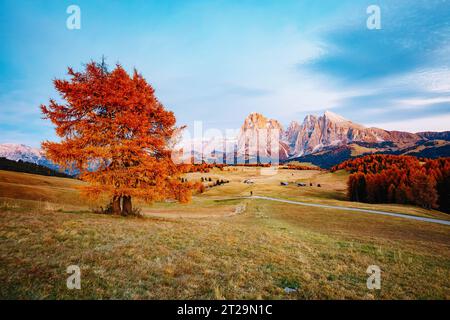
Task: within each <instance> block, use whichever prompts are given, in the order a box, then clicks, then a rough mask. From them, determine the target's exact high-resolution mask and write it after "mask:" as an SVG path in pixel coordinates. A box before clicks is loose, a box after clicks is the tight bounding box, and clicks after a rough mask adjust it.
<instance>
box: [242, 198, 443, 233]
mask: <svg viewBox="0 0 450 320" xmlns="http://www.w3.org/2000/svg"><path fill="white" fill-rule="evenodd" d="M245 198H247V199H262V200H268V201H276V202H283V203H290V204H295V205H299V206H306V207H317V208H327V209H335V210H345V211H356V212H364V213H372V214H379V215H384V216H391V217H398V218H405V219H410V220H418V221H425V222H432V223H438V224H444V225H447V226H450V221H446V220H440V219H433V218H426V217H418V216H412V215H408V214H402V213H392V212H385V211H378V210H370V209H359V208H351V207H340V206H331V205H326V204H317V203H308V202H301V201H292V200H284V199H278V198H271V197H263V196H251V197H245Z"/></svg>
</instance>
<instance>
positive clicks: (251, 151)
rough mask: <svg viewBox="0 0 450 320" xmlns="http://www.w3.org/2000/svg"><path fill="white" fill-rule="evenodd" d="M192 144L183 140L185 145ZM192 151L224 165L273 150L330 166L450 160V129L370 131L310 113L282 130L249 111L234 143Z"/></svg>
mask: <svg viewBox="0 0 450 320" xmlns="http://www.w3.org/2000/svg"><path fill="white" fill-rule="evenodd" d="M275 141H277V143H274V142H275ZM188 144H189V142H187V143H186V142H184V146H186V145H188ZM192 147H193V148H188V149H190V151H189V152H190V155H189V153H186V154H185V156H194V157H195V158H196V159H197V160H200V159H203V160H204V161H207V162H213V161H216V162H222V161H223V158H226V159H233V158H234V159H237V161H238V162H245V161H250V162H268V161H271V159H273V158H274V154H273V153H274V151H275V152H278V156H279V160H280V161H281V162H287V161H294V160H295V161H301V162H311V163H313V164H315V165H319V166H321V167H324V168H329V167H331V166H334V165H336V164H339V163H341V162H342V161H344V160H347V159H349V158H351V157H356V156H361V155H365V154H370V153H386V154H398V155H413V156H417V157H427V158H437V157H448V156H450V131H445V132H419V133H409V132H401V131H387V130H383V129H380V128H367V127H365V126H363V125H361V124H357V123H354V122H352V121H350V120H348V119H345V118H344V117H342V116H340V115H337V114H335V113H333V112H330V111H326V112H325V113H324V114H323V115H321V116H315V115H308V116H306V117H305V118H304V120H303V122H301V123H299V122H297V121H292V122H291V123H290V124H289V125H288V127H287V128H286V129H283V126H282V125H281V123H280V122H279V121H277V120H274V119H268V118H266V117H264V116H263V115H262V114H259V113H251V114H250V115H249V116H247V118H246V119H245V120H244V123H243V125H242V127H241V129H240V131H239V134H238V135H237V137H235V138H234V139H233V138H231V139H230V138H229V139H228V140H226V141H224V140H223V139H218V138H213V139H210V140H204V141H202V143H193V144H192ZM192 149H193V150H192ZM228 163H229V162H228Z"/></svg>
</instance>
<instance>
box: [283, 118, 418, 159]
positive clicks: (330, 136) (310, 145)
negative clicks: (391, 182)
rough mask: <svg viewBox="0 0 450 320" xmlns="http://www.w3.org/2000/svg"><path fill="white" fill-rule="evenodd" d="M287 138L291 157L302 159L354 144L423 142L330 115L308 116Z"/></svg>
mask: <svg viewBox="0 0 450 320" xmlns="http://www.w3.org/2000/svg"><path fill="white" fill-rule="evenodd" d="M291 126H292V125H291ZM284 136H285V137H286V138H288V139H291V140H288V141H289V146H290V150H289V154H290V156H291V157H301V156H304V155H308V154H313V153H317V152H320V151H322V150H323V149H325V148H330V147H338V146H342V145H347V144H350V143H353V142H364V143H368V144H376V143H382V142H386V141H388V142H392V143H394V144H396V145H398V146H403V145H408V144H414V143H416V142H417V141H419V140H420V139H421V137H420V136H418V135H416V134H412V133H407V132H395V131H392V132H390V131H386V130H382V129H378V128H366V127H364V126H362V125H360V124H357V123H353V122H352V121H350V120H347V119H345V118H343V117H341V116H339V115H337V114H335V113H333V112H330V111H326V112H325V113H324V114H323V115H322V116H320V117H316V116H313V115H308V116H306V117H305V119H304V120H303V123H302V125H300V126H295V125H294V126H292V131H291V132H289V133H288V134H285V135H284Z"/></svg>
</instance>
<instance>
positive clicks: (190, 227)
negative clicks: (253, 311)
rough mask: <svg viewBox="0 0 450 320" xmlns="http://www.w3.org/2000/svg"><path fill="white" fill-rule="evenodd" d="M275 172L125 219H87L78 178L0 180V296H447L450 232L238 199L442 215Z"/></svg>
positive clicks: (339, 176) (237, 177)
mask: <svg viewBox="0 0 450 320" xmlns="http://www.w3.org/2000/svg"><path fill="white" fill-rule="evenodd" d="M273 173H274V172H269V171H267V170H263V171H261V169H257V168H241V167H239V168H225V170H224V171H220V170H216V169H215V170H213V171H211V172H210V173H207V174H205V173H191V174H188V175H187V178H188V180H190V181H197V180H200V178H201V177H208V178H209V177H211V179H212V180H213V181H214V180H217V179H224V180H229V181H230V183H228V184H225V185H221V186H217V187H212V188H209V189H207V191H206V192H205V193H203V194H201V195H197V196H195V197H194V198H193V201H192V202H191V203H189V204H178V203H172V202H164V203H155V204H153V205H151V206H150V205H146V204H142V203H139V204H138V205H139V206H140V207H142V212H143V214H144V218H123V217H116V216H108V215H99V214H93V213H91V209H90V207H91V204H88V203H86V202H85V201H84V200H83V199H81V198H80V196H79V193H78V191H77V187H78V186H79V185H81V184H82V182H80V181H77V180H72V179H64V178H53V177H41V176H35V175H29V174H22V173H14V172H6V171H0V283H1V284H2V285H1V286H0V298H3V299H10V298H20V299H72V298H74V299H85V298H104V299H109V298H125V299H146V298H150V299H196V298H204V299H242V298H249V299H431V298H437V299H449V298H450V227H449V226H445V225H438V224H432V223H427V222H421V221H413V220H408V219H403V218H395V217H386V216H376V215H371V214H365V213H359V212H358V213H356V212H351V211H339V212H337V211H336V210H332V209H324V208H311V207H302V206H295V205H291V204H287V203H275V202H269V201H266V200H260V199H246V198H244V197H247V196H249V195H250V191H252V192H253V194H254V195H261V196H272V197H277V198H283V199H293V200H298V201H304V202H312V203H324V204H333V205H341V206H349V207H350V206H354V207H362V208H372V209H378V210H384V211H393V212H401V213H406V214H411V215H417V216H427V217H433V218H439V219H445V220H449V218H448V215H445V214H443V213H440V212H436V211H428V210H424V209H421V208H417V207H413V206H403V205H370V204H360V203H352V202H348V201H346V200H345V181H346V177H347V174H346V173H345V172H336V173H328V172H321V171H318V170H317V171H316V170H313V171H293V170H284V169H280V170H278V171H277V172H276V174H273ZM246 179H251V180H252V181H253V182H254V184H245V183H243V181H244V180H246ZM280 182H290V184H289V185H288V186H281V185H280ZM295 182H305V183H307V185H308V186H307V187H297V186H296V185H295V184H294V183H295ZM309 183H312V184H313V186H312V187H310V186H309ZM317 184H320V185H321V187H318V186H317ZM69 265H79V266H80V268H81V290H68V289H67V288H66V278H67V277H68V274H66V268H67V266H69ZM369 265H378V266H380V268H381V270H382V273H381V290H369V289H367V287H366V279H367V277H368V276H369V275H368V274H366V269H367V267H368V266H369ZM286 288H291V289H294V291H292V292H286V291H285V289H286Z"/></svg>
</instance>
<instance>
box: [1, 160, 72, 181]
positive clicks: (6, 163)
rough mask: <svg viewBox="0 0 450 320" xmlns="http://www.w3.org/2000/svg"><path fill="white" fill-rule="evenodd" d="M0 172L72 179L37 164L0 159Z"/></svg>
mask: <svg viewBox="0 0 450 320" xmlns="http://www.w3.org/2000/svg"><path fill="white" fill-rule="evenodd" d="M0 170H8V171H15V172H24V173H33V174H39V175H43V176H52V177H64V178H72V177H71V176H69V175H68V174H65V173H63V172H59V171H56V170H53V169H50V168H47V167H44V166H41V165H38V164H34V163H31V162H25V161H22V160H19V161H13V160H9V159H6V158H0Z"/></svg>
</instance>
